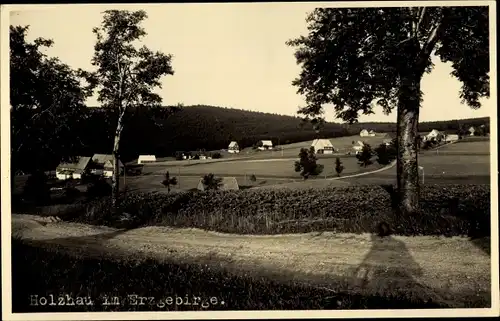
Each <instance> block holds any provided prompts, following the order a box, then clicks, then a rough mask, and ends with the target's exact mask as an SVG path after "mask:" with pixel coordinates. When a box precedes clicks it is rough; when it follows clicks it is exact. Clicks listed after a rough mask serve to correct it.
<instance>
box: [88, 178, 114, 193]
mask: <svg viewBox="0 0 500 321" xmlns="http://www.w3.org/2000/svg"><path fill="white" fill-rule="evenodd" d="M108 195H111V185H110V184H108V182H106V179H105V178H104V177H102V176H97V177H93V178H92V179H91V181H90V184H89V185H88V187H87V196H88V197H90V198H96V197H103V196H108Z"/></svg>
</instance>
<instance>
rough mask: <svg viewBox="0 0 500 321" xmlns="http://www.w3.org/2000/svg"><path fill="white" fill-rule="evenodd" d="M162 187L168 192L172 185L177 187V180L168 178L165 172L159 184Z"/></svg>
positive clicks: (168, 175)
mask: <svg viewBox="0 0 500 321" xmlns="http://www.w3.org/2000/svg"><path fill="white" fill-rule="evenodd" d="M161 183H162V184H163V186H165V187H166V188H167V189H168V191H169V192H170V186H172V185H177V178H175V177H170V172H169V171H167V172H166V173H165V179H164V180H163V181H162V182H161Z"/></svg>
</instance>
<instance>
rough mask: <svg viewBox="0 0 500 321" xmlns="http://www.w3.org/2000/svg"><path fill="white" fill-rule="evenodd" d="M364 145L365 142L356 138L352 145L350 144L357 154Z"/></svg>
mask: <svg viewBox="0 0 500 321" xmlns="http://www.w3.org/2000/svg"><path fill="white" fill-rule="evenodd" d="M364 146H365V143H363V142H362V141H360V140H358V141H357V142H356V143H355V144H354V145H353V146H352V149H353V150H354V152H355V153H356V154H358V153H359V152H361V151H362V150H363V147H364Z"/></svg>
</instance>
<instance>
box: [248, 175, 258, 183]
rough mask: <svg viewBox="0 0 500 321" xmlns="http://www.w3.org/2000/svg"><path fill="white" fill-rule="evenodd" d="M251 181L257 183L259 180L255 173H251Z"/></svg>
mask: <svg viewBox="0 0 500 321" xmlns="http://www.w3.org/2000/svg"><path fill="white" fill-rule="evenodd" d="M250 181H251V182H252V183H255V182H256V181H257V176H255V174H252V175H250Z"/></svg>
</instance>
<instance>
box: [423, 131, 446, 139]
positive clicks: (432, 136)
mask: <svg viewBox="0 0 500 321" xmlns="http://www.w3.org/2000/svg"><path fill="white" fill-rule="evenodd" d="M443 138H444V135H443V133H441V132H440V131H438V130H437V129H433V130H432V131H431V132H430V133H428V134H427V135H425V136H424V141H427V140H435V141H441V140H442V139H443Z"/></svg>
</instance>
